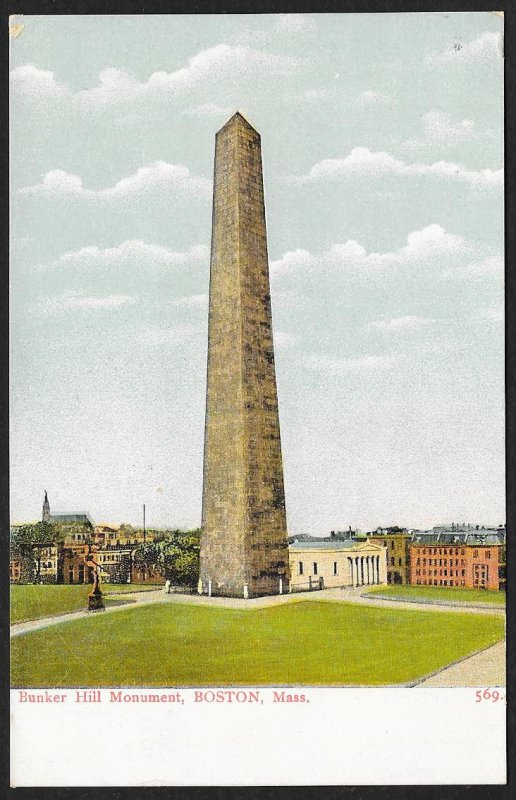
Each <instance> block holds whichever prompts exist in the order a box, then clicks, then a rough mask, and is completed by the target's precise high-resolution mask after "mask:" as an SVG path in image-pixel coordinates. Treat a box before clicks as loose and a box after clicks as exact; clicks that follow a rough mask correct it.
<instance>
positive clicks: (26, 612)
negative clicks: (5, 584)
mask: <svg viewBox="0 0 516 800" xmlns="http://www.w3.org/2000/svg"><path fill="white" fill-rule="evenodd" d="M139 588H140V587H138V586H136V585H131V587H130V588H129V586H123V585H121V586H119V585H117V584H113V585H109V584H104V585H103V586H102V590H103V592H105V593H106V595H109V593H110V592H117V593H118V592H119V590H120V589H122V591H138V589H139ZM90 589H91V586H89V585H84V586H79V585H74V586H55V585H47V586H34V585H32V584H24V585H16V586H11V624H14V623H15V622H27V621H28V620H31V619H41V618H42V617H51V616H53V615H54V614H66V613H68V612H69V611H81V610H82V609H85V608H86V607H87V605H88V592H89V591H90ZM104 602H105V604H106V605H114V604H115V603H116V604H119V603H121V602H129V601H122V600H117V599H110V597H109V596H107V597H105V600H104Z"/></svg>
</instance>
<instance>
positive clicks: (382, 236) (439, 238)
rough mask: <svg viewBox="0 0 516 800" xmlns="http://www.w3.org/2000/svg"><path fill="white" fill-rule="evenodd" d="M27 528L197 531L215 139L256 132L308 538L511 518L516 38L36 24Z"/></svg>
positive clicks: (447, 27) (388, 25)
mask: <svg viewBox="0 0 516 800" xmlns="http://www.w3.org/2000/svg"><path fill="white" fill-rule="evenodd" d="M20 22H21V23H22V24H24V26H25V27H24V29H23V31H22V33H21V34H20V35H19V36H18V37H17V38H16V39H13V40H12V42H11V134H12V136H11V140H12V141H11V162H12V166H11V187H12V195H11V196H12V200H11V217H12V247H11V253H12V256H11V361H12V366H11V414H12V420H11V431H12V432H11V512H12V518H13V520H23V519H33V518H35V517H37V515H38V513H39V508H40V505H41V502H42V499H43V490H44V489H47V490H48V492H49V497H50V502H51V506H52V508H53V509H54V510H56V509H66V510H83V509H85V510H88V511H90V512H91V514H92V516H93V517H94V518H95V519H96V520H97V521H100V520H108V521H113V522H117V521H118V522H121V521H130V522H139V521H140V517H141V511H140V510H141V504H142V503H144V502H145V503H146V506H147V518H148V522H149V524H155V525H164V524H170V525H180V526H190V525H197V524H199V522H200V515H201V491H202V447H203V434H204V398H205V364H206V339H207V294H208V279H209V243H210V233H211V191H212V171H213V149H214V135H215V132H216V131H217V130H218V129H219V128H220V127H221V126H222V125H223V124H224V122H225V121H226V119H227V118H228V117H229V116H230V115H231V114H232V113H234V111H236V110H237V109H239V110H240V111H241V112H242V113H243V114H244V115H245V116H246V117H247V118H248V119H249V121H250V122H251V124H253V125H254V126H255V127H256V129H257V130H258V131H259V132H260V133H261V136H262V148H263V159H264V180H265V196H266V213H267V225H268V239H269V256H270V272H271V293H272V307H273V319H274V339H275V350H276V369H277V377H278V391H279V404H280V420H281V431H282V446H283V457H284V468H285V487H286V501H287V516H288V523H289V531H290V532H291V533H314V534H324V533H327V532H328V531H329V530H330V529H334V528H343V527H347V526H348V525H350V524H351V525H353V526H360V527H362V528H369V527H372V526H376V525H379V524H382V525H386V524H394V523H398V524H405V525H411V526H416V527H426V526H427V525H431V524H436V523H438V522H441V521H452V520H454V521H461V522H462V521H471V522H474V521H479V522H487V523H499V522H503V521H504V519H505V511H504V384H503V380H504V378H503V368H504V361H503V359H504V339H503V336H504V333H503V258H504V254H503V176H502V167H503V58H502V30H503V20H502V19H501V18H500V17H499V16H497V15H496V14H494V13H488V12H485V13H460V14H453V13H451V14H440V13H439V14H438V13H425V14H374V15H373V14H341V15H260V16H253V15H244V16H232V15H227V16H226V15H224V16H208V15H206V16H204V15H196V16H188V15H187V16H152V15H151V16H141V17H140V16H107V17H94V16H66V17H59V16H51V15H50V16H44V17H41V16H40V17H36V16H34V17H32V16H26V17H22V18H20Z"/></svg>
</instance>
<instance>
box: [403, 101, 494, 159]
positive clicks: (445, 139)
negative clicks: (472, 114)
mask: <svg viewBox="0 0 516 800" xmlns="http://www.w3.org/2000/svg"><path fill="white" fill-rule="evenodd" d="M422 125H423V137H422V138H421V139H415V140H410V141H408V142H404V143H403V144H402V147H404V148H407V149H417V148H421V147H425V146H427V145H431V144H434V145H435V144H446V145H448V144H456V143H459V142H463V141H466V140H468V139H469V140H478V139H492V138H494V134H493V132H492V131H478V130H477V128H476V126H475V123H474V122H473V121H472V120H470V119H462V120H454V119H453V117H452V116H451V115H450V114H447V113H446V112H445V111H440V110H438V109H435V110H433V111H428V112H427V113H426V114H423V116H422Z"/></svg>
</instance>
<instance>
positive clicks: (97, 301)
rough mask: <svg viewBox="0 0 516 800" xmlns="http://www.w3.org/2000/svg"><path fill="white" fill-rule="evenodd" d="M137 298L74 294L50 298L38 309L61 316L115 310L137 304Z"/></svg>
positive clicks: (118, 295) (116, 295) (115, 295)
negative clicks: (67, 312)
mask: <svg viewBox="0 0 516 800" xmlns="http://www.w3.org/2000/svg"><path fill="white" fill-rule="evenodd" d="M136 299H137V298H136V297H132V296H130V295H127V294H111V295H108V296H107V297H82V296H80V295H78V294H75V293H73V292H71V293H68V294H62V295H59V296H57V297H49V298H47V299H46V300H44V301H43V302H42V303H41V304H40V305H39V307H38V310H39V311H42V312H43V313H44V314H59V313H61V312H65V311H75V310H85V311H89V310H94V309H115V308H121V307H123V306H127V305H132V304H133V303H136Z"/></svg>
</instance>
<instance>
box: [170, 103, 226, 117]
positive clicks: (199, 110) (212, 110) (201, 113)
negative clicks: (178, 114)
mask: <svg viewBox="0 0 516 800" xmlns="http://www.w3.org/2000/svg"><path fill="white" fill-rule="evenodd" d="M234 112H235V109H233V108H231V107H230V106H217V105H215V103H202V104H201V105H200V106H196V107H195V108H190V109H188V110H187V111H184V112H183V113H184V114H188V115H189V116H192V117H222V116H224V117H229V116H230V115H231V114H232V113H234Z"/></svg>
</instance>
